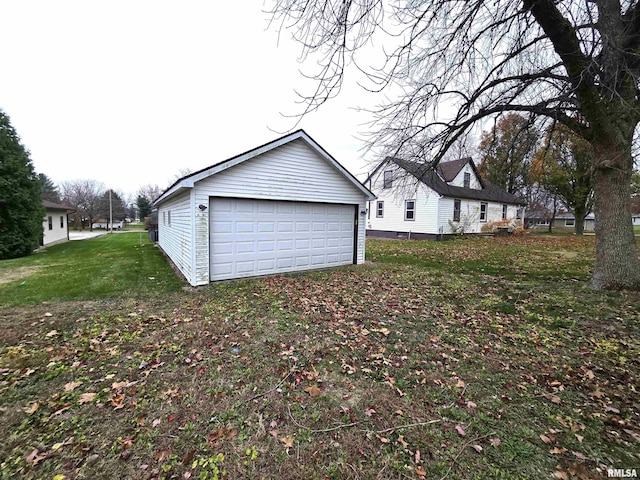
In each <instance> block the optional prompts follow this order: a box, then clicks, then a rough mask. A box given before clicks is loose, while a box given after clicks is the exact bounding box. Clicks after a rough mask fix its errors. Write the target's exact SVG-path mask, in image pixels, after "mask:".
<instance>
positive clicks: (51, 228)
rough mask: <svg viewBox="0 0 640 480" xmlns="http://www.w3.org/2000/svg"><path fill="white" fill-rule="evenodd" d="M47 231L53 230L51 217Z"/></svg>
mask: <svg viewBox="0 0 640 480" xmlns="http://www.w3.org/2000/svg"><path fill="white" fill-rule="evenodd" d="M49 230H53V217H51V216H49Z"/></svg>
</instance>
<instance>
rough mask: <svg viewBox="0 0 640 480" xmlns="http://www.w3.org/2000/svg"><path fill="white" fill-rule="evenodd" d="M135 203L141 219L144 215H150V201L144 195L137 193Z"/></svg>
mask: <svg viewBox="0 0 640 480" xmlns="http://www.w3.org/2000/svg"><path fill="white" fill-rule="evenodd" d="M136 205H137V206H138V213H139V215H140V220H141V221H142V220H144V218H145V217H148V216H149V215H151V203H150V202H149V200H147V198H146V197H143V196H142V195H138V199H137V200H136Z"/></svg>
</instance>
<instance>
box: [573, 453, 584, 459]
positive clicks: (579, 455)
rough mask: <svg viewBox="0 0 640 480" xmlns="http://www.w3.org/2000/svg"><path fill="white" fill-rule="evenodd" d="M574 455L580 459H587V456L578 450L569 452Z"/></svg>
mask: <svg viewBox="0 0 640 480" xmlns="http://www.w3.org/2000/svg"><path fill="white" fill-rule="evenodd" d="M571 453H573V454H574V455H575V457H576V458H579V459H580V460H587V457H585V456H584V454H582V453H580V452H571Z"/></svg>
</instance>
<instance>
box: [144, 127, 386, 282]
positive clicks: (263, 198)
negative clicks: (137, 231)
mask: <svg viewBox="0 0 640 480" xmlns="http://www.w3.org/2000/svg"><path fill="white" fill-rule="evenodd" d="M373 199H374V196H373V195H372V193H371V192H370V191H369V190H367V189H366V188H365V187H364V186H363V185H362V184H361V183H360V182H359V181H358V180H357V179H356V178H355V177H354V176H353V175H351V174H350V173H349V172H348V171H347V170H345V168H344V167H342V165H340V164H339V163H338V162H337V161H336V160H335V159H334V158H333V157H332V156H331V155H329V154H328V153H327V152H326V151H325V150H324V149H323V148H322V147H320V145H318V144H317V143H316V142H315V141H314V140H313V139H312V138H311V137H309V136H308V135H307V134H306V133H305V132H304V131H302V130H298V131H296V132H294V133H291V134H289V135H286V136H284V137H281V138H279V139H277V140H274V141H272V142H270V143H267V144H265V145H262V146H260V147H257V148H254V149H253V150H249V151H248V152H245V153H243V154H240V155H238V156H236V157H233V158H230V159H228V160H224V161H222V162H220V163H217V164H215V165H212V166H211V167H207V168H205V169H203V170H200V171H199V172H195V173H192V174H190V175H187V176H185V177H183V178H181V179H179V180H178V181H176V182H175V183H174V184H173V185H172V186H171V187H169V188H168V189H167V190H166V191H165V192H164V193H162V195H160V197H158V198H157V199H156V200H155V201H154V205H155V206H156V207H157V209H158V244H159V246H160V248H162V250H163V251H164V252H165V253H166V254H167V255H168V256H169V258H170V259H171V260H172V261H173V263H174V264H175V265H176V267H177V268H178V269H179V270H180V271H181V272H182V274H183V275H184V276H185V278H186V279H187V281H188V282H189V283H190V284H191V285H203V284H206V283H208V282H210V281H214V280H227V279H231V278H240V277H252V276H258V275H268V274H274V273H284V272H294V271H303V270H310V269H316V268H325V267H333V266H338V265H350V264H354V263H363V262H364V242H365V222H364V220H365V215H366V204H367V201H369V200H373Z"/></svg>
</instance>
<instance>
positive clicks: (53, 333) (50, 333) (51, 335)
mask: <svg viewBox="0 0 640 480" xmlns="http://www.w3.org/2000/svg"><path fill="white" fill-rule="evenodd" d="M57 334H58V331H57V330H51V331H50V332H49V333H47V335H46V336H47V337H53V336H55V335H57Z"/></svg>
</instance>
